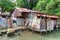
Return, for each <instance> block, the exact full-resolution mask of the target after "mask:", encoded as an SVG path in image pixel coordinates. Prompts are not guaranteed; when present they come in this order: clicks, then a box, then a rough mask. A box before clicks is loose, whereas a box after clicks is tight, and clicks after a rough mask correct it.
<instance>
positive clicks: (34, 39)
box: [0, 30, 60, 40]
mask: <svg viewBox="0 0 60 40" xmlns="http://www.w3.org/2000/svg"><path fill="white" fill-rule="evenodd" d="M0 40H60V30H58V31H53V32H51V33H50V32H49V33H47V34H39V33H34V32H32V31H24V32H22V33H21V35H15V36H12V37H7V35H4V36H1V37H0Z"/></svg>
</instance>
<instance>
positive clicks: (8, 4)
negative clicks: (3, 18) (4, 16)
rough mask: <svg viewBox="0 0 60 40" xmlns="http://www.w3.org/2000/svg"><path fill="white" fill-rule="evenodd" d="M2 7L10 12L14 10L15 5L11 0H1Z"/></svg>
mask: <svg viewBox="0 0 60 40" xmlns="http://www.w3.org/2000/svg"><path fill="white" fill-rule="evenodd" d="M0 6H1V7H2V9H3V11H10V10H11V9H13V8H14V6H15V4H14V3H12V2H11V1H10V0H0Z"/></svg>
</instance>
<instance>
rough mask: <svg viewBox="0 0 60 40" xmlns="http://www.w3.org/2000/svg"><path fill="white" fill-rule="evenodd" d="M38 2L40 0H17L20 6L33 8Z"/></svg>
mask: <svg viewBox="0 0 60 40" xmlns="http://www.w3.org/2000/svg"><path fill="white" fill-rule="evenodd" d="M37 2H38V0H16V5H17V6H18V7H23V8H27V9H33V7H34V6H35V5H36V3H37Z"/></svg>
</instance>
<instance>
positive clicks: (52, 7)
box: [33, 0, 60, 16]
mask: <svg viewBox="0 0 60 40" xmlns="http://www.w3.org/2000/svg"><path fill="white" fill-rule="evenodd" d="M33 9H34V10H39V11H41V12H43V13H47V14H50V15H56V16H60V11H59V10H60V0H39V2H38V3H37V5H36V7H34V8H33Z"/></svg>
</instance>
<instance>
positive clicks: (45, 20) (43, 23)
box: [30, 12, 59, 33]
mask: <svg viewBox="0 0 60 40" xmlns="http://www.w3.org/2000/svg"><path fill="white" fill-rule="evenodd" d="M32 14H33V19H32V22H31V21H30V22H31V25H32V26H31V27H30V29H31V30H33V31H39V32H43V31H44V32H46V33H47V31H52V30H54V28H55V27H56V28H58V26H57V19H58V18H59V17H57V16H50V15H45V14H43V13H40V12H32ZM31 17H32V16H31Z"/></svg>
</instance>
